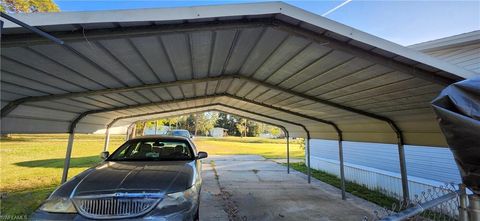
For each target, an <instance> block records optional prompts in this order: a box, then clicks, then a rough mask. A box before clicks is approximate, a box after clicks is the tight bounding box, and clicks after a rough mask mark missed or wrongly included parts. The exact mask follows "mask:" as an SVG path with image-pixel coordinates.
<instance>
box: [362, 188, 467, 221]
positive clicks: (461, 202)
mask: <svg viewBox="0 0 480 221" xmlns="http://www.w3.org/2000/svg"><path fill="white" fill-rule="evenodd" d="M466 197H467V195H466V192H465V188H464V187H463V186H458V185H454V184H446V185H444V186H440V187H434V188H432V189H428V190H426V191H423V192H421V193H420V194H417V195H415V196H414V197H413V198H412V199H410V200H409V201H408V202H404V201H400V202H398V203H395V204H393V205H392V206H391V207H390V208H383V209H381V210H376V211H374V213H373V214H374V216H373V217H364V219H363V221H379V220H382V221H383V220H385V221H386V220H409V221H410V220H411V221H422V220H432V221H437V220H441V221H450V220H461V221H463V220H465V217H466V207H467V205H466V204H467V200H466ZM459 208H460V209H459ZM462 208H463V209H462Z"/></svg>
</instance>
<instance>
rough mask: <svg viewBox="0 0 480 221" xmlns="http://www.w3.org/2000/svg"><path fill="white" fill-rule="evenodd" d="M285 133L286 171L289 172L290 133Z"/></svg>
mask: <svg viewBox="0 0 480 221" xmlns="http://www.w3.org/2000/svg"><path fill="white" fill-rule="evenodd" d="M286 135H287V173H290V135H289V134H288V132H287V133H286Z"/></svg>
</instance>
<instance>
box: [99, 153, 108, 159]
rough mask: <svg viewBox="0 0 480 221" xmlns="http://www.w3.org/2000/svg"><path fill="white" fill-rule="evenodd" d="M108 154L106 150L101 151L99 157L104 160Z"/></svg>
mask: <svg viewBox="0 0 480 221" xmlns="http://www.w3.org/2000/svg"><path fill="white" fill-rule="evenodd" d="M109 154H110V153H109V152H108V151H103V152H101V153H100V158H102V159H104V160H105V159H107V158H108V156H109Z"/></svg>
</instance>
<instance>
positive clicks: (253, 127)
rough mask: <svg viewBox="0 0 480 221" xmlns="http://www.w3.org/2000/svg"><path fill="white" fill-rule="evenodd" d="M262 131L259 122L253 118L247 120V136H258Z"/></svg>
mask: <svg viewBox="0 0 480 221" xmlns="http://www.w3.org/2000/svg"><path fill="white" fill-rule="evenodd" d="M261 132H262V131H261V128H260V125H259V123H258V122H256V121H251V120H249V121H248V122H247V136H249V137H258V135H260V133H261Z"/></svg>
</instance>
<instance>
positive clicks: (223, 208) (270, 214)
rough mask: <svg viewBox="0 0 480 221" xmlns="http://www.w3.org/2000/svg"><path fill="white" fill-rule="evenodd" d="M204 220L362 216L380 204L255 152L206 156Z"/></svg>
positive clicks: (344, 217)
mask: <svg viewBox="0 0 480 221" xmlns="http://www.w3.org/2000/svg"><path fill="white" fill-rule="evenodd" d="M202 176H203V179H204V185H203V189H202V196H201V204H200V205H201V207H200V220H262V221H263V220H302V221H304V220H339V221H340V220H342V221H343V220H347V221H348V220H352V221H353V220H355V221H358V220H361V219H362V218H363V217H364V216H369V217H370V216H371V215H372V214H371V211H373V209H376V207H375V206H372V204H371V203H369V202H366V201H364V200H361V199H358V198H356V197H354V196H351V195H349V199H348V200H347V201H343V200H341V197H340V191H339V190H338V189H336V188H334V187H332V186H330V185H328V184H325V183H322V182H320V181H318V180H315V179H313V182H312V184H308V183H307V180H306V176H305V175H304V174H301V173H299V172H296V171H292V173H290V174H287V173H286V167H284V166H282V165H280V164H278V163H276V162H273V161H270V160H266V159H264V158H263V157H261V156H255V155H234V156H210V157H209V158H208V159H205V160H203V174H202Z"/></svg>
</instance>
